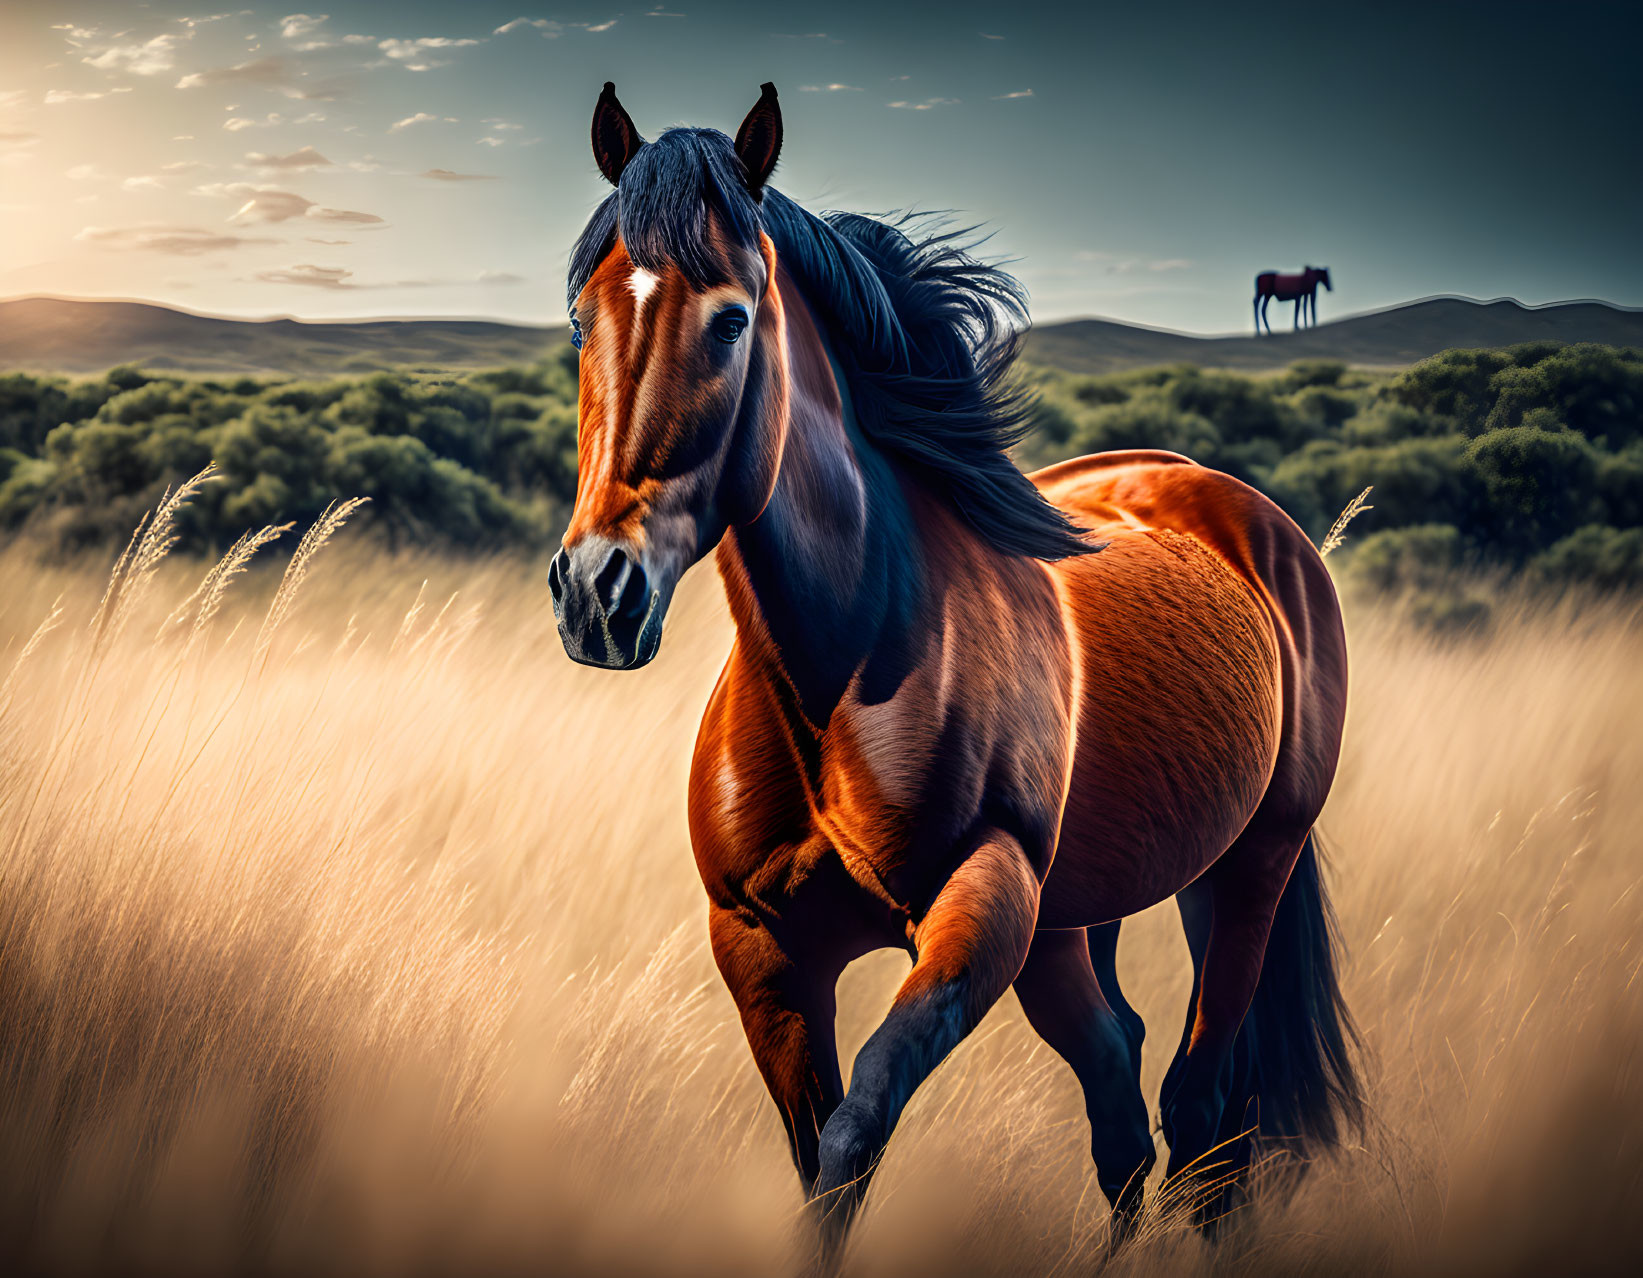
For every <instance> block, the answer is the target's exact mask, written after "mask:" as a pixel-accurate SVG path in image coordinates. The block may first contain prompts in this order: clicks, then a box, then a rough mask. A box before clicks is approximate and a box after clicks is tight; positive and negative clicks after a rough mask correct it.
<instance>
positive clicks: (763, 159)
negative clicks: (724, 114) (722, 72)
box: [736, 82, 782, 199]
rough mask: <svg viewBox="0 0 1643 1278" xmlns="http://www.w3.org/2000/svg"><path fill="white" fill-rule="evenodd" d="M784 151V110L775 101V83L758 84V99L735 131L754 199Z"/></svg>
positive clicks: (762, 189) (768, 178) (748, 185)
mask: <svg viewBox="0 0 1643 1278" xmlns="http://www.w3.org/2000/svg"><path fill="white" fill-rule="evenodd" d="M781 152H782V109H781V107H780V106H779V105H778V104H777V102H776V86H775V85H773V84H770V83H768V82H766V83H764V84H761V85H760V86H759V100H758V101H757V102H755V103H754V104H753V109H752V110H751V111H749V112H748V113H747V119H745V120H743V121H742V127H741V128H739V129H737V130H736V154H737V156H738V157H739V158H740V159H741V162H742V167H743V168H744V169H746V170H747V189H748V190H749V191H750V192H752V195H753V198H754V199H758V198H759V196H760V195H762V194H763V193H764V184H765V183H766V182H768V181H769V180H770V171H771V170H772V169H774V168H775V167H776V157H777V156H779V155H780V154H781Z"/></svg>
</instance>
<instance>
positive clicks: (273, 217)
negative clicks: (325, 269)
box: [195, 182, 383, 226]
mask: <svg viewBox="0 0 1643 1278" xmlns="http://www.w3.org/2000/svg"><path fill="white" fill-rule="evenodd" d="M195 194H197V195H207V196H213V197H216V198H219V199H228V200H240V201H243V202H242V203H241V204H240V207H239V208H238V209H236V210H235V211H234V213H233V214H232V215H230V217H229V219H228V220H229V222H230V223H232V224H234V225H236V226H249V225H252V224H255V223H259V222H289V221H290V220H291V219H292V218H298V217H300V218H306V219H307V220H309V221H312V222H352V223H355V224H358V225H362V226H372V225H376V226H380V225H383V219H382V218H380V217H378V216H377V215H376V214H375V213H360V212H356V211H355V210H353V209H330V208H322V207H321V206H320V205H318V204H316V203H314V201H313V200H310V199H308V198H307V197H305V196H301V195H298V194H297V193H296V192H295V191H285V190H282V189H280V188H279V187H277V186H256V185H253V184H252V183H250V182H212V183H209V184H208V185H206V186H201V187H196V188H195Z"/></svg>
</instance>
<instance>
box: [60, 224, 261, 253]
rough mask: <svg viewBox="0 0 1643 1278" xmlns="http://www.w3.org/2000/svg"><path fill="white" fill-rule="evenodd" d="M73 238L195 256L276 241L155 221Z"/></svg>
mask: <svg viewBox="0 0 1643 1278" xmlns="http://www.w3.org/2000/svg"><path fill="white" fill-rule="evenodd" d="M74 238H75V239H76V240H80V241H82V242H83V243H87V244H100V245H103V246H104V247H105V248H114V249H125V250H131V251H136V252H144V253H168V254H172V255H173V256H177V257H198V256H199V255H200V254H202V253H215V252H217V251H218V250H219V249H232V248H239V247H240V246H241V245H245V244H277V243H278V242H279V241H277V240H271V239H268V238H266V237H264V236H256V235H233V234H230V233H228V232H226V231H208V230H206V229H205V228H204V227H199V226H167V225H164V224H163V223H155V222H148V223H144V224H142V225H140V226H87V227H84V228H82V229H81V231H80V233H79V234H78V235H76V236H75V237H74Z"/></svg>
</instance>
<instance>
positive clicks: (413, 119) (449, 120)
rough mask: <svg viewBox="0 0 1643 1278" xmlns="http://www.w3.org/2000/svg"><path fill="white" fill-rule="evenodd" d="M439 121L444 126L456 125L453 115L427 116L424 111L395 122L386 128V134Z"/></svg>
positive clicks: (456, 121)
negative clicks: (443, 123)
mask: <svg viewBox="0 0 1643 1278" xmlns="http://www.w3.org/2000/svg"><path fill="white" fill-rule="evenodd" d="M441 120H443V121H444V122H445V123H446V124H456V123H458V120H457V118H456V117H455V116H454V115H443V116H441V115H429V114H428V112H426V111H418V112H417V113H416V114H415V115H408V116H406V117H405V118H404V119H403V120H395V121H394V122H393V123H392V124H390V125H389V126H388V132H390V133H399V132H401V131H402V130H405V129H408V128H410V127H411V126H412V125H415V124H437V123H439V122H440V121H441Z"/></svg>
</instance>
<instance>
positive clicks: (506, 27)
mask: <svg viewBox="0 0 1643 1278" xmlns="http://www.w3.org/2000/svg"><path fill="white" fill-rule="evenodd" d="M528 27H535V28H536V29H537V30H538V31H540V32H541V33H542V37H543V39H545V40H552V39H555V38H556V37H557V36H558V35H559V33H560V32H561V31H563V30H564V29H565V28H564V24H563V23H559V22H555V21H553V20H552V19H551V18H515V19H514V20H513V21H512V22H504V23H503V24H502V25H501V26H499V27H498V28H497V29H496V30H495V31H493V32H491V34H492V35H511V34H512V33H513V32H515V31H523V30H525V29H526V28H528Z"/></svg>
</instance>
